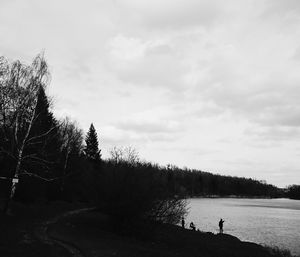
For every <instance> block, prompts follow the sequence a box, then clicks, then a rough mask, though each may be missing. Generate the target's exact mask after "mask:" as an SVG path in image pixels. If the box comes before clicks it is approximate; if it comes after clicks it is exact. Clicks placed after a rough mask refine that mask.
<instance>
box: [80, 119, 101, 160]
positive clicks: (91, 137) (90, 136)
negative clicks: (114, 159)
mask: <svg viewBox="0 0 300 257" xmlns="http://www.w3.org/2000/svg"><path fill="white" fill-rule="evenodd" d="M85 143H86V147H85V149H84V152H85V155H86V157H87V158H88V159H91V160H96V161H98V160H100V159H101V154H100V152H101V150H99V148H98V136H97V132H96V130H95V127H94V125H93V123H92V124H91V126H90V128H89V131H88V133H87V135H86V138H85Z"/></svg>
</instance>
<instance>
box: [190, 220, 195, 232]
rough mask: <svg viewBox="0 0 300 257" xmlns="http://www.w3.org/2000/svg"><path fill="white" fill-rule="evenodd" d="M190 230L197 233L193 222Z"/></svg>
mask: <svg viewBox="0 0 300 257" xmlns="http://www.w3.org/2000/svg"><path fill="white" fill-rule="evenodd" d="M190 229H191V230H194V231H196V226H195V224H194V223H193V222H191V223H190Z"/></svg>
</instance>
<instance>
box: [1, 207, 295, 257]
mask: <svg viewBox="0 0 300 257" xmlns="http://www.w3.org/2000/svg"><path fill="white" fill-rule="evenodd" d="M82 207H84V206H82V205H80V204H67V203H52V204H41V205H32V206H24V205H18V204H16V205H14V206H13V211H12V214H11V215H10V216H6V215H3V214H1V217H0V218H1V227H0V256H3V257H13V256H14V257H18V256H22V257H27V256H28V257H41V256H43V257H54V256H55V257H68V256H74V255H72V254H71V253H70V251H68V250H67V249H65V248H64V247H62V246H61V245H59V244H56V243H47V242H45V241H44V242H43V241H41V239H40V238H39V236H38V231H39V230H40V229H41V224H44V222H45V221H47V220H49V219H52V218H53V217H57V216H60V215H62V214H63V213H66V212H69V211H71V210H74V209H79V208H82ZM47 234H48V235H49V237H51V238H52V239H53V240H56V242H66V243H67V244H68V245H73V246H74V247H75V248H77V249H78V250H79V251H80V252H81V253H82V256H86V257H92V256H93V257H96V256H97V257H100V256H105V257H107V256H123V257H127V256H128V257H129V256H130V257H134V256H137V257H140V256H143V257H152V256H153V257H154V256H155V257H159V256H164V257H169V256H170V257H171V256H172V257H174V256H178V257H181V256H182V257H183V256H184V257H188V256H193V257H195V256H204V257H219V256H222V257H226V256H228V257H229V256H230V257H235V256H236V257H242V256H245V257H247V256H249V257H250V256H264V257H271V256H284V257H288V256H291V255H290V254H289V253H288V252H285V251H280V250H278V249H271V248H267V247H263V246H260V245H257V244H254V243H249V242H242V241H240V240H239V239H238V238H236V237H233V236H230V235H226V234H223V235H214V234H212V233H203V232H197V231H191V230H187V229H182V228H181V227H178V226H174V225H166V224H148V225H147V226H145V224H140V225H139V226H137V227H135V228H133V227H130V226H127V227H125V228H120V227H119V225H118V224H117V223H116V222H112V221H111V220H110V219H109V217H108V216H106V215H103V214H101V213H99V212H96V211H89V212H83V213H80V214H76V215H68V216H65V217H62V218H60V219H58V221H57V222H55V223H53V224H49V226H48V227H47ZM54 242H55V241H54Z"/></svg>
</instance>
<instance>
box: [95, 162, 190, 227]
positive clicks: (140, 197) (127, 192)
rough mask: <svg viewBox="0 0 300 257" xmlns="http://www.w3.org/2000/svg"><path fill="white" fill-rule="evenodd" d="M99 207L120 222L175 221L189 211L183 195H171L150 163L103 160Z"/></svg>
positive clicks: (160, 175)
mask: <svg viewBox="0 0 300 257" xmlns="http://www.w3.org/2000/svg"><path fill="white" fill-rule="evenodd" d="M102 168H103V170H102V176H101V178H102V179H101V185H100V186H99V191H98V192H99V197H98V199H99V201H98V206H99V208H100V209H101V210H102V211H103V212H105V213H107V214H109V215H110V216H111V217H112V219H113V220H114V222H117V223H118V224H125V223H133V222H136V221H141V220H144V221H159V222H164V223H172V224H176V223H178V222H179V220H180V218H181V217H182V216H184V215H185V214H186V201H185V199H184V198H181V197H178V196H174V195H171V194H170V193H169V192H168V190H167V186H166V182H165V180H164V177H163V176H162V174H160V173H159V172H154V171H153V169H152V166H151V164H147V163H128V162H113V161H108V162H105V163H103V167H102Z"/></svg>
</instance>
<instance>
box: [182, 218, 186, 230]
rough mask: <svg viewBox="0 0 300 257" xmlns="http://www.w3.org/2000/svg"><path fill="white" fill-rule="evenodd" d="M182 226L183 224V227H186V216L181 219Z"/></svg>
mask: <svg viewBox="0 0 300 257" xmlns="http://www.w3.org/2000/svg"><path fill="white" fill-rule="evenodd" d="M181 226H182V228H184V227H185V221H184V218H182V219H181Z"/></svg>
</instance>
